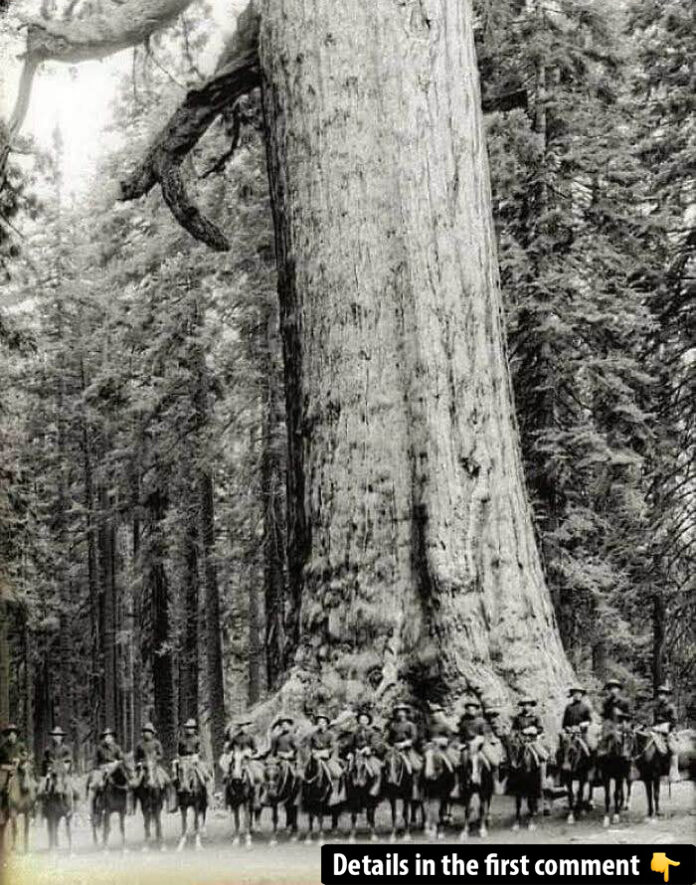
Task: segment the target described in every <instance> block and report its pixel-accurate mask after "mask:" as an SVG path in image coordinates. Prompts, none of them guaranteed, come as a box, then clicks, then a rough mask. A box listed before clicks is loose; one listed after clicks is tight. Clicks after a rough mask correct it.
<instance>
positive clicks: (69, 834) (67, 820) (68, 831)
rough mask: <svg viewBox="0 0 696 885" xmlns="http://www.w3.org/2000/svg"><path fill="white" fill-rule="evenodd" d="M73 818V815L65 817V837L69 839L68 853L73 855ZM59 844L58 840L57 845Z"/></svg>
mask: <svg viewBox="0 0 696 885" xmlns="http://www.w3.org/2000/svg"><path fill="white" fill-rule="evenodd" d="M71 817H72V815H71V814H66V815H65V835H66V836H67V839H68V851H69V853H70V854H72V853H73V847H72V828H71V826H70V818H71ZM57 842H58V840H57V839H56V844H57Z"/></svg>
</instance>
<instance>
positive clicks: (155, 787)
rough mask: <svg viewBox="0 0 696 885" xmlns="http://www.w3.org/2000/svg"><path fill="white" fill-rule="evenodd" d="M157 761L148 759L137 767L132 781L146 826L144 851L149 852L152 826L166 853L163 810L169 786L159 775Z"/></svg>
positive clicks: (157, 840) (159, 843)
mask: <svg viewBox="0 0 696 885" xmlns="http://www.w3.org/2000/svg"><path fill="white" fill-rule="evenodd" d="M158 768H159V765H158V764H157V760H156V759H154V758H152V757H147V758H146V759H145V761H143V762H139V763H138V764H137V766H136V774H135V778H134V779H133V781H132V784H131V786H132V788H133V795H134V797H135V801H136V802H139V803H140V810H141V811H142V813H143V822H144V825H145V845H144V846H143V851H147V849H148V845H149V843H150V838H151V828H152V824H153V823H154V825H155V840H156V842H157V844H158V845H159V846H160V848H161V849H162V851H164V845H163V843H162V808H163V807H164V800H165V798H166V795H167V784H166V783H163V782H162V777H161V775H160V774H159V773H158Z"/></svg>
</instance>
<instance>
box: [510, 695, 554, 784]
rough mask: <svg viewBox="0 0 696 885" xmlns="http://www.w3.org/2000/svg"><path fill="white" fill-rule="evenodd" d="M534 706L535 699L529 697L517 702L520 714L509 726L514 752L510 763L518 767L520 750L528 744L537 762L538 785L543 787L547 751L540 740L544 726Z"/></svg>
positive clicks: (547, 756)
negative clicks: (538, 771) (538, 772)
mask: <svg viewBox="0 0 696 885" xmlns="http://www.w3.org/2000/svg"><path fill="white" fill-rule="evenodd" d="M536 705H537V700H536V698H533V697H529V696H527V697H523V698H521V699H520V700H519V701H518V706H519V707H520V712H519V713H517V714H516V715H515V716H514V717H513V719H512V723H511V726H510V733H511V738H512V746H513V751H514V757H513V759H512V760H511V761H512V764H513V765H515V766H519V763H520V758H521V756H520V754H521V752H522V749H523V747H524V745H525V743H526V744H528V746H529V747H530V748H531V749H532V751H533V752H534V753H535V754H536V757H537V759H538V760H539V770H540V783H541V784H542V786H543V784H544V783H545V781H546V763H547V760H548V758H549V750H548V749H547V747H546V746H545V745H544V743H543V740H542V736H543V734H544V724H543V722H542V721H541V718H540V717H539V715H538V714H537V713H535V712H533V711H534V707H536Z"/></svg>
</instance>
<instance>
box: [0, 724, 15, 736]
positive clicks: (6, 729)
mask: <svg viewBox="0 0 696 885" xmlns="http://www.w3.org/2000/svg"><path fill="white" fill-rule="evenodd" d="M0 731H1V732H2V734H9V733H10V732H11V731H14V732H16V733H17V734H19V726H17V725H15V724H14V722H8V723H7V725H3V727H2V729H0Z"/></svg>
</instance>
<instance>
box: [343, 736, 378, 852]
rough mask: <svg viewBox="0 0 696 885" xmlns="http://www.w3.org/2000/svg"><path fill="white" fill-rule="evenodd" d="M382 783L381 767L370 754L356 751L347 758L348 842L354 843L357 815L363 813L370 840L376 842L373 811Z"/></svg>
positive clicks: (375, 807) (376, 804)
mask: <svg viewBox="0 0 696 885" xmlns="http://www.w3.org/2000/svg"><path fill="white" fill-rule="evenodd" d="M381 782H382V773H381V765H380V763H379V761H378V760H377V759H376V757H375V756H373V755H372V754H371V753H370V754H368V753H365V752H363V751H361V750H356V751H355V752H354V753H351V754H350V755H349V757H348V765H347V768H346V806H347V808H348V811H349V812H350V837H349V841H350V842H355V832H356V828H357V824H358V815H359V814H360V813H361V812H362V811H364V812H365V817H366V819H367V826H368V829H369V830H370V839H371V840H372V841H373V842H376V841H377V830H376V825H375V811H376V809H377V806H378V805H379V800H380V789H381Z"/></svg>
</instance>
